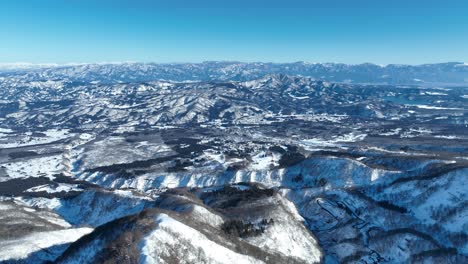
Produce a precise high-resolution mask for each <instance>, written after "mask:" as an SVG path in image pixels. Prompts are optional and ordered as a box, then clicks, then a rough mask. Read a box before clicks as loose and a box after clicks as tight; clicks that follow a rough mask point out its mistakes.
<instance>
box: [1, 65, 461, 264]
mask: <svg viewBox="0 0 468 264" xmlns="http://www.w3.org/2000/svg"><path fill="white" fill-rule="evenodd" d="M467 184H468V65H467V64H465V63H457V62H454V63H441V64H427V65H419V66H409V65H386V66H380V65H374V64H359V65H348V64H336V63H335V64H334V63H325V64H320V63H315V64H311V63H305V62H297V63H283V64H275V63H240V62H205V63H180V64H154V63H116V64H77V65H67V66H60V65H35V66H34V65H3V66H2V67H0V263H12V264H13V263H50V262H52V263H468V188H467V187H466V185H467Z"/></svg>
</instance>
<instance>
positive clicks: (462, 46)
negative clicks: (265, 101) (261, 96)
mask: <svg viewBox="0 0 468 264" xmlns="http://www.w3.org/2000/svg"><path fill="white" fill-rule="evenodd" d="M0 36H1V37H0V62H1V63H11V62H33V63H69V62H105V61H107V62H109V61H143V62H200V61H205V60H238V61H273V62H292V61H299V60H303V61H309V62H344V63H362V62H374V63H381V64H388V63H408V64H420V63H433V62H446V61H462V62H463V61H468V1H467V0H437V1H435V0H424V1H423V0H307V1H306V0H303V1H300V0H284V1H275V0H235V1H228V0H186V1H182V0H167V1H159V0H153V1H149V0H29V1H26V0H2V1H0Z"/></svg>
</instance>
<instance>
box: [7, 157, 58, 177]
mask: <svg viewBox="0 0 468 264" xmlns="http://www.w3.org/2000/svg"><path fill="white" fill-rule="evenodd" d="M2 166H4V167H5V169H6V173H7V174H8V176H9V177H10V178H27V177H40V176H45V177H48V178H49V179H53V178H54V176H53V175H54V174H57V173H60V172H61V171H62V169H63V167H62V155H61V154H59V155H54V156H43V157H39V158H36V157H34V158H31V159H27V160H20V161H16V162H9V163H4V164H2ZM5 180H8V178H7V177H3V178H0V182H2V181H5Z"/></svg>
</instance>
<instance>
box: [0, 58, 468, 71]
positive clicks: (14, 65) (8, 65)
mask: <svg viewBox="0 0 468 264" xmlns="http://www.w3.org/2000/svg"><path fill="white" fill-rule="evenodd" d="M206 63H242V64H296V63H303V64H310V65H314V64H336V65H351V66H359V65H366V64H370V65H375V66H379V67H387V66H389V65H400V66H423V65H437V64H448V63H455V64H457V63H458V64H463V65H466V66H468V63H467V62H462V61H445V62H429V63H415V64H409V63H388V64H381V63H373V62H361V63H344V62H309V61H290V62H273V61H250V62H248V61H240V60H206V61H198V62H155V61H146V62H145V61H131V60H129V61H101V62H67V63H55V62H45V63H34V62H5V63H3V62H0V70H1V69H28V68H60V67H73V66H85V65H119V64H156V65H177V64H179V65H180V64H206Z"/></svg>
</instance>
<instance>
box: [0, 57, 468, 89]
mask: <svg viewBox="0 0 468 264" xmlns="http://www.w3.org/2000/svg"><path fill="white" fill-rule="evenodd" d="M2 68H3V70H2V72H0V78H1V77H5V76H8V77H10V78H11V77H22V78H27V79H28V80H30V81H33V80H34V81H41V80H55V79H68V80H70V81H74V82H100V83H114V82H116V81H117V82H125V83H127V82H148V81H154V80H168V81H247V80H254V79H258V78H261V77H262V76H264V75H268V74H287V75H300V76H307V77H312V78H315V79H321V80H327V81H333V82H346V83H384V84H425V83H426V84H430V83H450V84H466V83H467V82H468V67H467V64H466V63H461V62H449V63H439V64H423V65H398V64H389V65H385V66H381V65H375V64H371V63H364V64H343V63H307V62H295V63H260V62H256V63H243V62H216V61H214V62H203V63H173V64H157V63H107V64H106V63H100V64H69V65H54V64H43V65H34V64H7V65H3V67H2V66H0V70H1V69H2Z"/></svg>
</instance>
